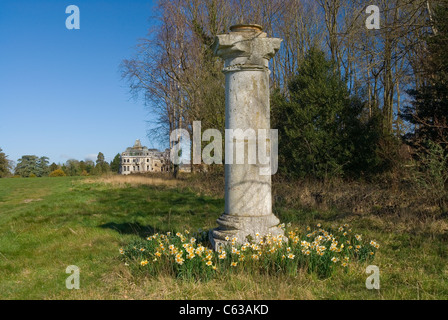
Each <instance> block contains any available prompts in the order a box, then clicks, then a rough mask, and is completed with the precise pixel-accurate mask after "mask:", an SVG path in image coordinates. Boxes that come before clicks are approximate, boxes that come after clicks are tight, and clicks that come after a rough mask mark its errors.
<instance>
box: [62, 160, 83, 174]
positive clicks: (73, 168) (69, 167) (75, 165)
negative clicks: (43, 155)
mask: <svg viewBox="0 0 448 320" xmlns="http://www.w3.org/2000/svg"><path fill="white" fill-rule="evenodd" d="M65 167H66V169H65V173H66V174H67V175H68V176H79V175H80V174H81V169H80V165H79V161H78V160H75V159H69V160H67V162H66V163H65Z"/></svg>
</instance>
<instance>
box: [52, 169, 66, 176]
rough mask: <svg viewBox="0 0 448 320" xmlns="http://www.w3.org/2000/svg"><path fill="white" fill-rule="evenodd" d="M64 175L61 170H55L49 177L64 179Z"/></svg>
mask: <svg viewBox="0 0 448 320" xmlns="http://www.w3.org/2000/svg"><path fill="white" fill-rule="evenodd" d="M65 176H66V174H65V172H64V171H62V169H56V170H54V171H52V172H51V173H50V174H49V177H65Z"/></svg>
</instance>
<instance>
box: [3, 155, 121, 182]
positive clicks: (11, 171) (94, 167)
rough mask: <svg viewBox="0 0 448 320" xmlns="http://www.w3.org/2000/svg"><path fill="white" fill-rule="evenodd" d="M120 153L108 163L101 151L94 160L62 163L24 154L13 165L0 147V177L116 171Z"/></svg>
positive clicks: (81, 174)
mask: <svg viewBox="0 0 448 320" xmlns="http://www.w3.org/2000/svg"><path fill="white" fill-rule="evenodd" d="M120 159H121V158H120V154H119V153H118V154H117V155H116V156H115V157H114V159H113V160H112V161H111V162H110V163H109V162H107V161H106V160H105V158H104V154H103V153H102V152H99V153H98V156H97V159H96V161H92V160H81V161H78V160H76V159H69V160H67V161H66V162H65V163H64V164H62V165H61V164H56V163H54V162H53V163H51V164H50V163H49V158H48V157H45V156H43V157H38V156H35V155H24V156H22V157H21V158H20V159H18V161H17V164H16V165H15V166H14V164H13V162H12V161H11V160H8V157H7V156H6V154H5V153H4V152H2V149H1V148H0V178H4V177H9V176H17V177H23V178H28V177H46V176H50V177H58V176H90V175H102V174H105V173H118V172H119V170H120Z"/></svg>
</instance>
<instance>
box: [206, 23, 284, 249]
mask: <svg viewBox="0 0 448 320" xmlns="http://www.w3.org/2000/svg"><path fill="white" fill-rule="evenodd" d="M230 31H231V32H230V33H227V34H222V35H218V36H217V37H216V40H215V45H214V51H215V55H217V56H219V57H221V58H222V59H223V60H224V69H223V72H224V74H225V76H226V129H233V130H235V129H241V130H242V131H246V130H248V129H253V130H254V132H255V134H258V129H266V130H267V131H268V136H269V130H270V106H269V73H270V71H269V67H268V61H269V59H271V58H272V57H274V55H275V53H276V52H277V51H278V50H279V48H280V43H281V41H282V39H278V38H267V35H266V33H264V32H262V27H261V26H259V25H235V26H232V27H231V28H230ZM226 131H228V130H226ZM246 132H248V131H246ZM227 133H228V132H226V164H225V212H224V214H223V215H222V216H221V217H220V218H219V219H218V220H217V222H218V225H219V226H218V228H217V229H214V230H212V231H211V232H210V240H211V242H212V245H213V247H214V249H215V250H216V249H217V248H218V246H220V245H222V244H224V245H225V244H226V243H227V242H228V240H226V239H230V240H231V239H232V238H234V237H236V238H238V240H237V242H238V243H243V242H246V237H247V236H248V235H250V236H251V237H252V238H253V239H255V238H256V234H259V235H260V237H262V236H264V235H266V234H268V233H271V234H272V235H280V234H281V235H283V231H282V230H281V229H280V228H278V224H279V220H278V218H277V217H275V216H274V215H273V213H272V200H271V175H270V174H268V175H261V174H260V169H261V168H262V167H266V165H262V164H261V163H260V161H259V160H260V159H258V156H257V162H256V163H255V164H250V163H249V161H248V148H249V145H250V144H251V143H252V142H253V140H251V139H248V136H246V137H244V138H242V139H241V138H240V140H239V141H244V145H245V150H244V151H243V152H244V155H245V157H244V163H243V164H235V163H236V160H235V159H236V156H238V154H237V152H238V151H235V148H234V151H233V153H234V159H233V163H234V164H229V163H228V161H227V160H228V159H227V158H228V156H229V154H230V153H229V150H228V148H227V147H228V143H229V136H228V134H227ZM232 139H233V138H232ZM233 141H234V142H235V144H236V143H237V141H238V140H233ZM261 146H266V143H265V142H264V141H263V142H262V144H261ZM258 147H260V141H259V143H258ZM258 147H256V148H255V149H256V150H257V151H258ZM268 149H270V147H268ZM252 150H253V149H252ZM252 163H253V162H252ZM268 166H269V165H268Z"/></svg>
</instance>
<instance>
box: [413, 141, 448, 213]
mask: <svg viewBox="0 0 448 320" xmlns="http://www.w3.org/2000/svg"><path fill="white" fill-rule="evenodd" d="M417 157H418V159H417V161H416V162H415V165H414V168H415V169H414V171H413V179H414V182H415V186H416V187H417V192H419V193H424V194H425V195H426V197H427V199H428V200H429V201H430V202H432V203H433V204H434V205H437V206H438V207H439V208H440V209H441V210H442V211H444V210H447V204H448V190H447V188H446V186H447V182H448V154H447V152H446V151H445V149H444V148H443V147H442V146H441V145H440V144H437V143H435V142H433V141H431V140H428V142H427V148H426V149H425V150H423V151H420V152H419V153H418V154H417Z"/></svg>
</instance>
